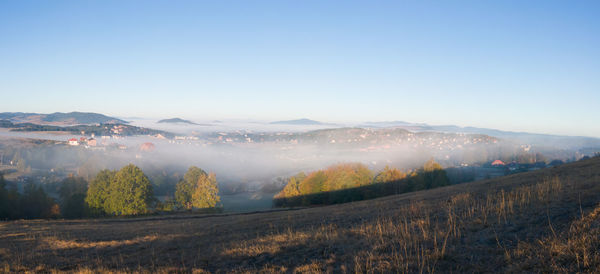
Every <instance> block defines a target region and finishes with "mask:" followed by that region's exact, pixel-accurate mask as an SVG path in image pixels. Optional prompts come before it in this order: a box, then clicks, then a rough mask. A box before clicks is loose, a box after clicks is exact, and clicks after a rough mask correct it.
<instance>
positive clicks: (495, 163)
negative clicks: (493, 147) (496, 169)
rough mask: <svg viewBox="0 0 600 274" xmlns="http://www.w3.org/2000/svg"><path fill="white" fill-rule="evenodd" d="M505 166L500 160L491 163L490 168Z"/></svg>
mask: <svg viewBox="0 0 600 274" xmlns="http://www.w3.org/2000/svg"><path fill="white" fill-rule="evenodd" d="M505 165H506V164H505V163H504V162H502V161H500V160H496V161H493V162H492V166H505Z"/></svg>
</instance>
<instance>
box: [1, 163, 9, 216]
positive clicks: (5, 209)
mask: <svg viewBox="0 0 600 274" xmlns="http://www.w3.org/2000/svg"><path fill="white" fill-rule="evenodd" d="M9 202H10V201H9V198H8V190H7V189H6V182H5V181H4V175H2V174H0V220H1V219H7V218H8V217H9V216H10V215H9V214H10V209H9V206H10V203H9Z"/></svg>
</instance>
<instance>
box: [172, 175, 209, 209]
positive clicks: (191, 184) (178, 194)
mask: <svg viewBox="0 0 600 274" xmlns="http://www.w3.org/2000/svg"><path fill="white" fill-rule="evenodd" d="M203 176H204V177H205V176H207V174H206V172H205V171H204V170H202V169H201V168H198V167H195V166H191V167H190V168H189V169H188V171H187V172H186V173H185V175H183V180H181V181H179V183H177V185H176V186H175V201H177V203H178V204H179V206H180V207H183V208H185V209H192V207H193V198H192V196H193V195H194V191H195V190H196V187H197V184H198V180H199V179H200V178H201V177H203Z"/></svg>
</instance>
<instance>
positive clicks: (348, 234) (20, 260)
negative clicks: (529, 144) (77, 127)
mask: <svg viewBox="0 0 600 274" xmlns="http://www.w3.org/2000/svg"><path fill="white" fill-rule="evenodd" d="M599 203H600V158H599V157H596V158H592V159H589V160H585V161H580V162H576V163H571V164H566V165H562V166H559V167H554V168H550V169H544V170H538V171H535V172H528V173H521V174H516V175H511V176H507V177H502V178H496V179H491V180H485V181H479V182H474V183H468V184H462V185H454V186H450V187H443V188H437V189H433V190H428V191H421V192H415V193H407V194H402V195H397V196H389V197H385V198H380V199H376V200H369V201H361V202H354V203H348V204H341V205H333V206H326V207H319V208H309V209H300V210H290V211H278V212H268V213H256V214H245V215H223V216H200V215H196V216H187V217H186V216H167V217H150V218H141V219H104V220H74V221H60V220H58V221H55V220H51V221H47V220H38V221H13V222H3V223H0V271H2V270H4V271H6V272H13V271H24V270H34V271H54V270H58V271H85V270H90V269H92V270H100V271H141V272H167V271H191V270H196V271H209V272H257V271H263V272H281V271H299V272H450V271H452V272H598V271H600V236H599V235H600V206H599ZM2 267H3V268H2Z"/></svg>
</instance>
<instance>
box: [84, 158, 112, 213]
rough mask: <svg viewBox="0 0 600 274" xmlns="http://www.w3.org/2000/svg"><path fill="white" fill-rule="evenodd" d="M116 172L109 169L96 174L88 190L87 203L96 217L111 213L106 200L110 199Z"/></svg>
mask: <svg viewBox="0 0 600 274" xmlns="http://www.w3.org/2000/svg"><path fill="white" fill-rule="evenodd" d="M115 175H116V172H115V171H111V170H108V169H105V170H102V171H100V172H98V174H96V177H95V178H94V179H93V180H92V181H91V182H90V184H89V186H88V189H87V196H86V197H85V203H86V205H87V206H88V207H89V208H90V210H91V213H92V214H94V215H102V214H104V213H108V212H110V210H109V208H108V205H107V204H106V200H107V199H108V197H109V194H110V193H109V191H110V185H111V184H112V182H113V180H114V178H115Z"/></svg>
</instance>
